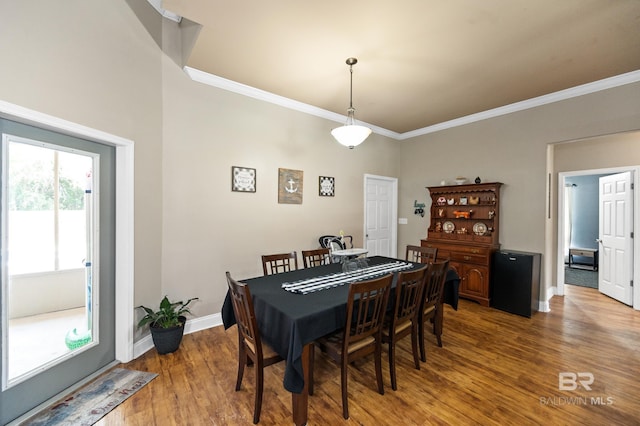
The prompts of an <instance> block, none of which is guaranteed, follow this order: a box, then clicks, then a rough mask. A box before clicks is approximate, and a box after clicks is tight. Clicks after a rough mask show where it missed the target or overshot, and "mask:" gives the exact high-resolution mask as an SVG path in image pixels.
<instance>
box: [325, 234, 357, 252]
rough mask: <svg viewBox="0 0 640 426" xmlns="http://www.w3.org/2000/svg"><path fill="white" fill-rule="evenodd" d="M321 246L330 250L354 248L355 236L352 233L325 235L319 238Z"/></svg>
mask: <svg viewBox="0 0 640 426" xmlns="http://www.w3.org/2000/svg"><path fill="white" fill-rule="evenodd" d="M318 242H319V243H320V247H322V248H328V249H330V250H345V249H348V248H353V237H352V236H351V235H344V236H342V237H340V236H339V235H323V236H322V237H320V238H318Z"/></svg>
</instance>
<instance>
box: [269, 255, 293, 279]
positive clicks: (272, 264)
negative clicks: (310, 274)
mask: <svg viewBox="0 0 640 426" xmlns="http://www.w3.org/2000/svg"><path fill="white" fill-rule="evenodd" d="M296 269H298V253H296V252H295V251H292V252H291V253H279V254H265V255H263V256H262V271H263V272H264V275H273V274H278V273H280V272H289V271H294V270H296Z"/></svg>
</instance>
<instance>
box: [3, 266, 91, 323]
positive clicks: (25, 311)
mask: <svg viewBox="0 0 640 426" xmlns="http://www.w3.org/2000/svg"><path fill="white" fill-rule="evenodd" d="M85 282H86V280H85V269H84V268H80V269H67V270H64V271H54V272H46V273H35V274H24V275H14V276H11V277H9V300H10V301H11V303H9V304H8V306H9V319H14V318H20V317H26V316H29V315H39V314H44V313H47V312H55V311H61V310H65V309H73V308H79V307H83V306H85V303H86V300H87V299H86V288H85Z"/></svg>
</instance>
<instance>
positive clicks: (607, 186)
mask: <svg viewBox="0 0 640 426" xmlns="http://www.w3.org/2000/svg"><path fill="white" fill-rule="evenodd" d="M632 189H633V188H632V174H631V172H624V173H618V174H615V175H610V176H604V177H601V178H600V185H599V197H600V199H599V206H600V207H599V208H600V220H599V221H600V224H599V233H598V234H599V240H600V241H599V253H598V255H599V259H598V262H599V269H600V273H599V274H598V277H599V279H598V288H599V290H600V292H601V293H603V294H606V295H607V296H609V297H612V298H614V299H616V300H619V301H620V302H622V303H625V304H627V305H631V304H632V303H633V293H632V285H631V279H632V277H633V262H632V259H633V237H632V233H633V222H632V218H633V191H632Z"/></svg>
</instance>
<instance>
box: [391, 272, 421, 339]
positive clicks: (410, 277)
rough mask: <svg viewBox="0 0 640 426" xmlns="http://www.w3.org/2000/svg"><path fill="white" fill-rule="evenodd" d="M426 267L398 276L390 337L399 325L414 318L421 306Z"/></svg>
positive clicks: (401, 273)
mask: <svg viewBox="0 0 640 426" xmlns="http://www.w3.org/2000/svg"><path fill="white" fill-rule="evenodd" d="M428 268H429V266H428V265H425V266H422V267H421V268H420V269H414V270H411V271H403V272H400V273H399V274H398V281H397V284H396V289H395V292H394V293H395V296H394V298H393V316H392V317H391V324H390V327H391V328H390V333H389V334H390V335H391V334H392V333H393V331H394V330H395V328H396V327H397V326H398V325H399V324H403V323H405V322H408V321H411V320H413V319H415V318H416V315H417V313H418V309H419V308H420V306H421V304H422V295H423V291H424V287H425V282H426V281H425V277H426V274H427V269H428Z"/></svg>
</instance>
